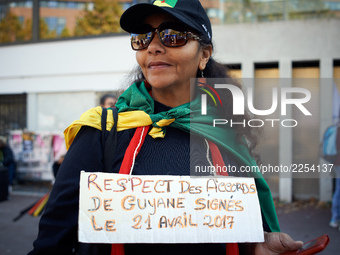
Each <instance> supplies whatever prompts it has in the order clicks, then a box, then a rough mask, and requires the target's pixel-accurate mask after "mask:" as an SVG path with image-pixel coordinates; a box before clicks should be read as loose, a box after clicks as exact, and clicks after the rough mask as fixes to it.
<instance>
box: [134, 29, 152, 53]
mask: <svg viewBox="0 0 340 255" xmlns="http://www.w3.org/2000/svg"><path fill="white" fill-rule="evenodd" d="M151 36H152V32H149V33H145V34H131V46H132V49H134V50H142V49H145V48H146V47H148V46H149V44H150V41H151Z"/></svg>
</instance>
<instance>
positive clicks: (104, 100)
mask: <svg viewBox="0 0 340 255" xmlns="http://www.w3.org/2000/svg"><path fill="white" fill-rule="evenodd" d="M116 103H117V98H116V97H115V96H114V95H112V94H105V95H103V96H102V97H101V98H100V106H101V107H104V108H113V107H115V105H116Z"/></svg>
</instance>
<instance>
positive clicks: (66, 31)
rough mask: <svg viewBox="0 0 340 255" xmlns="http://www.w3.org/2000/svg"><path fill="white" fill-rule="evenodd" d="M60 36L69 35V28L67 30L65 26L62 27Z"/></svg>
mask: <svg viewBox="0 0 340 255" xmlns="http://www.w3.org/2000/svg"><path fill="white" fill-rule="evenodd" d="M60 37H62V38H66V37H71V33H70V30H68V28H67V27H64V29H63V31H61V34H60Z"/></svg>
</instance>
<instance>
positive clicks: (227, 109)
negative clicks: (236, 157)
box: [128, 42, 262, 163]
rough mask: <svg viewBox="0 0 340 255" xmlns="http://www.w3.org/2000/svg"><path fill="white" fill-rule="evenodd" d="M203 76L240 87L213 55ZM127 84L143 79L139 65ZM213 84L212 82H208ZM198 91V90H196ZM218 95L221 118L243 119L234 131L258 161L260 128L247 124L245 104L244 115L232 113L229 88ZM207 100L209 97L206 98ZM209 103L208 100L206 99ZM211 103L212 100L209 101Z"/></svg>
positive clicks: (258, 161) (236, 120)
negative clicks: (257, 151) (221, 105)
mask: <svg viewBox="0 0 340 255" xmlns="http://www.w3.org/2000/svg"><path fill="white" fill-rule="evenodd" d="M200 44H201V47H205V46H206V44H204V43H203V42H201V43H200ZM203 74H204V78H218V79H219V80H220V79H221V80H220V81H221V82H227V83H228V84H233V85H235V86H237V87H239V88H240V89H242V85H241V83H240V82H239V81H238V80H236V79H233V78H232V77H231V75H230V70H229V68H228V67H226V66H224V65H223V64H221V63H219V62H217V61H215V60H214V58H213V57H210V59H209V61H208V63H207V65H206V67H205V69H204V70H203ZM201 75H202V72H201V70H197V75H196V78H200V77H201ZM128 80H129V81H128V84H129V85H131V84H133V83H135V82H142V81H144V80H145V77H144V74H143V72H142V69H141V68H140V66H139V65H138V66H136V67H135V68H134V69H133V70H132V71H131V72H130V74H129V79H128ZM210 85H211V86H213V85H214V84H210ZM197 91H201V90H197ZM198 93H199V92H198ZM219 96H220V97H221V101H222V103H223V108H221V107H220V108H219V109H220V114H221V117H222V118H225V119H227V120H228V121H229V120H232V121H233V122H234V123H235V122H243V121H245V123H246V125H245V126H243V125H234V126H233V129H234V130H235V132H236V136H237V139H238V141H239V142H240V143H243V144H244V145H245V146H246V147H247V148H248V150H249V153H250V155H251V156H252V157H253V158H254V159H255V160H256V161H257V163H260V156H259V155H258V154H257V153H256V151H255V149H256V147H257V145H258V144H259V138H260V135H261V132H262V129H261V128H258V127H256V128H252V127H250V126H249V125H247V123H248V121H249V120H250V119H251V115H250V113H249V112H248V111H247V110H246V109H247V107H246V105H245V114H244V115H234V114H233V97H232V94H231V92H230V91H229V90H222V91H221V92H220V91H219ZM208 100H209V99H208ZM208 103H209V101H208ZM210 103H212V102H210Z"/></svg>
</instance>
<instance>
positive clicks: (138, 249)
mask: <svg viewBox="0 0 340 255" xmlns="http://www.w3.org/2000/svg"><path fill="white" fill-rule="evenodd" d="M120 23H121V26H122V28H123V29H124V30H126V31H127V32H129V33H131V46H132V49H133V50H135V51H136V58H137V62H138V65H139V66H138V70H137V72H136V73H137V74H136V76H135V77H132V80H133V82H132V83H131V84H132V85H131V86H130V87H129V88H128V89H127V90H126V91H125V92H124V93H123V94H122V95H121V96H120V97H119V99H118V101H117V104H116V109H117V110H118V113H119V117H118V124H117V125H118V126H117V130H118V132H117V136H118V137H117V139H118V141H119V142H118V143H117V148H116V150H115V151H116V153H115V155H114V160H113V163H112V166H110V168H109V169H106V168H105V166H104V164H103V144H102V140H103V135H104V137H105V132H102V131H101V115H102V108H101V107H96V108H93V109H91V110H89V111H88V112H86V113H84V114H83V115H82V117H81V119H80V120H78V121H75V122H73V123H72V124H71V125H70V126H69V127H68V128H67V129H66V130H65V132H64V134H65V141H66V144H67V146H68V147H69V150H68V152H67V154H66V156H65V159H64V161H63V164H62V165H61V167H60V169H59V172H58V176H57V179H56V182H55V184H54V187H53V190H52V192H51V195H50V199H49V201H48V204H47V207H46V210H45V212H44V214H43V216H42V218H41V221H40V224H39V234H38V237H37V240H36V241H35V242H34V249H33V251H31V252H30V253H29V254H30V255H40V254H49V255H53V254H58V255H60V254H75V253H76V254H86V255H89V254H103V255H110V254H111V255H113V254H119V255H122V254H127V255H128V254H148V255H150V254H155V255H156V254H163V255H165V254H172V255H174V254H176V255H181V254H183V255H188V254H195V255H200V254H202V255H203V254H204V255H206V254H214V255H217V254H229V255H234V254H235V255H236V254H238V253H239V252H240V254H256V255H262V254H263V255H276V254H280V253H282V252H285V251H288V250H297V249H299V248H300V247H301V246H302V242H296V241H294V240H293V239H292V238H291V237H290V236H289V235H287V234H285V233H280V232H279V231H280V229H279V225H278V221H277V217H276V213H275V209H274V204H273V201H272V197H271V194H270V190H269V187H268V186H267V184H266V183H265V181H264V179H263V178H255V179H256V180H255V181H256V185H257V190H258V191H259V193H261V194H259V197H260V204H261V211H262V219H263V231H264V239H265V241H264V242H263V243H252V244H249V243H240V244H236V243H235V244H230V243H228V244H225V243H224V244H223V243H192V244H182V243H174V244H167V243H164V244H151V243H150V244H101V243H94V244H88V243H79V242H78V236H77V234H78V233H77V231H78V213H79V179H80V171H82V170H84V171H86V172H93V171H102V169H105V170H107V172H112V173H122V174H127V173H125V172H124V171H125V170H128V171H129V170H130V169H133V172H132V174H134V175H190V156H191V153H196V154H195V156H196V157H195V159H196V160H197V161H198V162H195V163H201V162H202V165H208V166H209V165H210V164H209V162H211V161H212V160H211V158H213V157H214V156H217V155H221V154H222V155H221V158H223V161H224V162H225V165H227V164H229V165H237V166H241V165H254V164H256V162H255V160H254V155H253V151H252V149H253V148H254V146H255V145H256V144H257V142H258V139H257V137H255V136H254V134H253V133H252V132H251V130H250V129H251V128H248V129H244V128H243V127H241V128H238V129H236V128H235V129H234V128H231V127H230V126H227V125H225V126H224V127H219V128H216V129H215V128H213V127H212V124H211V123H212V120H213V119H214V118H218V117H220V118H226V119H230V118H236V117H235V116H232V110H231V109H232V108H231V104H232V98H230V97H231V95H230V94H228V93H225V94H223V95H221V98H222V101H223V104H225V105H223V106H224V107H223V109H222V107H220V108H217V107H215V106H214V104H213V102H209V105H208V110H209V113H211V114H210V115H209V116H208V115H206V116H203V115H202V114H201V107H200V106H201V102H200V98H201V95H200V93H204V92H201V90H199V89H198V86H199V85H198V83H196V84H191V83H190V79H191V78H195V77H196V78H200V77H202V76H204V77H206V78H223V79H226V78H229V76H228V75H227V70H226V69H225V68H224V66H223V65H222V64H220V63H218V62H216V61H215V60H214V59H213V58H212V57H211V55H212V51H213V45H212V30H211V24H210V20H209V18H208V16H207V14H206V12H205V10H204V9H203V7H202V5H201V4H200V2H199V1H198V0H177V1H176V0H167V1H160V0H157V1H155V2H154V3H153V4H137V5H133V6H132V7H130V8H129V9H128V10H126V11H125V13H124V14H123V15H122V17H121V21H120ZM169 35H170V36H169ZM103 105H104V102H103ZM109 112H111V110H110V111H108V116H109V115H110V114H109ZM111 114H112V113H111ZM207 118H208V120H207ZM237 118H245V119H249V116H245V115H242V116H241V117H239V116H238V117H237ZM108 120H110V119H109V118H108ZM238 120H239V119H238ZM110 125H111V126H110ZM111 127H112V115H111V122H109V121H108V122H107V130H110V129H111ZM195 128H196V129H195ZM191 132H192V133H191ZM192 135H193V136H195V137H198V139H197V140H195V144H194V145H193V146H194V150H193V149H192V148H191V144H190V137H191V136H192ZM243 138H246V139H247V141H249V144H246V143H244V142H242V141H244V140H242V139H243ZM104 141H105V140H104ZM137 141H142V142H141V143H142V144H143V145H141V146H142V147H141V150H140V151H139V154H138V156H136V157H135V158H133V157H131V158H130V156H132V155H134V154H133V152H134V151H135V150H134V147H133V145H134V144H136V145H137V144H138V142H137ZM136 142H137V143H136ZM130 145H132V146H130ZM248 146H249V147H248ZM130 148H133V149H132V150H130ZM211 148H214V150H213V149H211ZM231 148H232V149H231ZM207 149H209V150H210V149H211V150H210V153H207ZM209 150H208V152H209ZM236 154H237V155H238V156H237V155H236ZM132 158H133V160H131V159H132ZM125 163H126V165H125ZM127 165H128V166H127ZM122 170H123V171H122ZM126 231H129V230H128V228H127V229H126ZM245 231H246V229H245Z"/></svg>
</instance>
